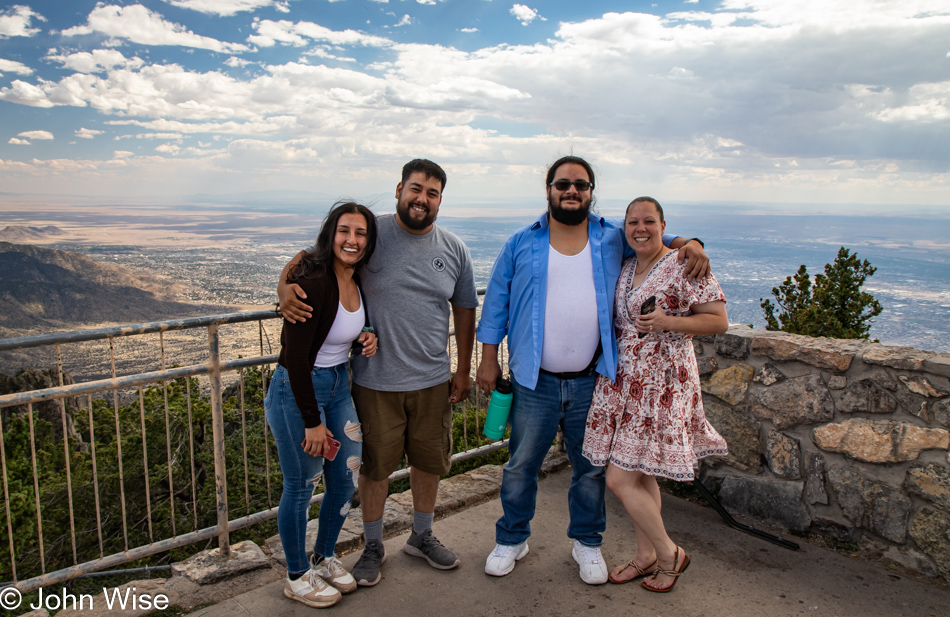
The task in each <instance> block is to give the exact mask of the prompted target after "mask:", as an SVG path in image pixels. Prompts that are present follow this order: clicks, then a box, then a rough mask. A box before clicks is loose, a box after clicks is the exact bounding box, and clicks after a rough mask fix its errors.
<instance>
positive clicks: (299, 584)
mask: <svg viewBox="0 0 950 617" xmlns="http://www.w3.org/2000/svg"><path fill="white" fill-rule="evenodd" d="M284 595H285V596H287V597H288V598H290V599H291V600H296V601H297V602H303V603H304V604H306V605H307V606H312V607H314V608H326V607H328V606H333V605H334V604H336V603H337V602H339V601H340V598H342V597H343V595H342V594H341V593H340V592H339V591H337V590H336V589H335V588H334V587H333V586H332V585H328V584H327V582H326V581H324V580H323V579H322V578H320V577H319V576H318V575H317V573H316V571H314V569H313V568H310V569H309V570H307V572H306V574H304V575H303V576H301V577H300V578H298V579H297V580H295V581H292V580H290V579H289V578H288V579H287V582H286V583H285V584H284Z"/></svg>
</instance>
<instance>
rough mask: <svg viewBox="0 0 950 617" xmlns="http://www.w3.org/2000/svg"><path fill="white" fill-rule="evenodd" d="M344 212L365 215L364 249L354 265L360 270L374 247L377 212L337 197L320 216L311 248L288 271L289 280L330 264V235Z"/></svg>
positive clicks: (322, 271)
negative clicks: (374, 212) (318, 228)
mask: <svg viewBox="0 0 950 617" xmlns="http://www.w3.org/2000/svg"><path fill="white" fill-rule="evenodd" d="M344 214H361V215H363V218H364V219H366V251H365V252H364V253H363V256H362V257H361V258H360V260H359V261H358V262H356V264H354V266H353V268H354V269H355V270H357V271H359V269H360V268H362V267H363V266H364V265H365V264H366V262H368V261H369V258H370V257H372V256H373V251H375V250H376V215H375V214H373V212H372V210H370V209H369V208H367V207H366V206H364V205H362V204H358V203H356V202H354V201H338V202H336V203H335V204H333V206H332V207H331V208H330V211H329V212H327V216H326V218H325V219H323V226H322V227H321V228H320V232H319V233H318V234H317V241H316V242H315V243H314V245H313V248H311V249H310V250H308V251H306V252H305V253H304V254H303V255H302V256H301V258H300V261H299V262H298V263H297V265H296V266H294V267H293V269H292V270H291V271H290V273H289V274H288V275H287V282H288V283H292V282H294V281H296V280H297V279H301V278H304V277H305V276H307V275H309V274H311V273H316V274H317V275H318V276H324V275H325V274H326V273H327V272H328V271H329V270H331V269H332V268H333V236H334V235H335V234H336V227H337V225H338V224H339V222H340V217H341V216H343V215H344Z"/></svg>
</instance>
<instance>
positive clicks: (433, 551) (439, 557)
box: [402, 529, 459, 570]
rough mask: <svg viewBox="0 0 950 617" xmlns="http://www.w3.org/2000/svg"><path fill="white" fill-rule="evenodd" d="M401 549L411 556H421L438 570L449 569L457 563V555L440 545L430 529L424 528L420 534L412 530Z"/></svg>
mask: <svg viewBox="0 0 950 617" xmlns="http://www.w3.org/2000/svg"><path fill="white" fill-rule="evenodd" d="M402 550H404V551H405V552H407V553H409V554H410V555H412V556H413V557H422V558H423V559H425V560H426V561H428V562H429V565H430V566H432V567H433V568H438V569H439V570H451V569H452V568H455V567H457V566H458V565H459V558H458V555H456V554H455V553H453V552H452V551H450V550H449V549H447V548H445V547H444V546H442V543H441V542H439V541H438V540H437V539H436V538H435V536H434V535H432V530H431V529H426V530H425V531H424V532H422V533H421V534H417V533H416V532H415V530H413V532H412V533H411V534H409V539H408V540H406V545H405V546H403V547H402Z"/></svg>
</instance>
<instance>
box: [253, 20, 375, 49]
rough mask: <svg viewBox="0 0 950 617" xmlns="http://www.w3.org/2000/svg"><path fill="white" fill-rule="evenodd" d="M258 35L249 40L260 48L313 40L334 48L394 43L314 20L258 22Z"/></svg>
mask: <svg viewBox="0 0 950 617" xmlns="http://www.w3.org/2000/svg"><path fill="white" fill-rule="evenodd" d="M254 30H255V31H256V32H257V34H252V35H251V36H249V37H247V40H248V42H249V43H253V44H255V45H259V46H261V47H273V46H274V45H277V44H280V45H293V46H295V47H302V46H304V45H307V44H308V43H309V42H310V41H320V42H326V43H330V44H331V45H361V46H364V47H389V46H391V45H392V41H390V40H389V39H387V38H383V37H381V36H373V35H371V34H365V33H363V32H359V31H357V30H331V29H329V28H326V27H324V26H321V25H320V24H316V23H313V22H311V21H299V22H297V23H294V22H291V21H287V20H283V19H282V20H280V21H272V20H270V19H259V20H255V21H254Z"/></svg>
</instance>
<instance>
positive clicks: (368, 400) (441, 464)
mask: <svg viewBox="0 0 950 617" xmlns="http://www.w3.org/2000/svg"><path fill="white" fill-rule="evenodd" d="M352 394H353V403H354V404H355V405H356V414H357V415H358V416H359V418H360V424H361V425H362V428H363V467H362V468H361V469H360V473H361V474H363V475H365V476H366V477H368V478H369V479H370V480H375V481H377V482H379V481H382V480H385V479H386V478H388V477H389V474H391V473H392V472H394V471H396V469H398V468H399V465H400V463H401V462H402V455H403V453H405V454H406V456H407V457H408V459H409V465H410V466H412V467H415V468H416V469H418V470H420V471H424V472H426V473H431V474H434V475H437V476H443V475H445V474H447V473H448V472H449V468H450V467H451V465H452V462H451V458H452V405H451V404H450V403H449V382H448V381H447V382H445V383H441V384H437V385H435V386H432V387H430V388H425V389H424V390H412V391H410V392H383V391H380V390H373V389H371V388H364V387H362V386H360V385H359V384H356V383H354V384H353V388H352Z"/></svg>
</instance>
